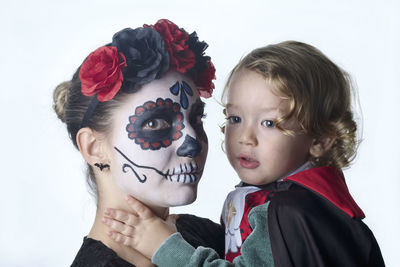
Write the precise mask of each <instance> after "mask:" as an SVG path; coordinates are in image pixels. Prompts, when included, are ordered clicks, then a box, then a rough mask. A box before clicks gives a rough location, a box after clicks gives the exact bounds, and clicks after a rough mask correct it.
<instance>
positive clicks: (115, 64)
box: [54, 20, 224, 266]
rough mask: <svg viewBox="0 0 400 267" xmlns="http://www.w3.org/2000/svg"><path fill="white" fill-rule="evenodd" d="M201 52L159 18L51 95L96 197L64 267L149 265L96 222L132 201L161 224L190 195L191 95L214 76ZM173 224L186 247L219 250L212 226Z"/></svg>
mask: <svg viewBox="0 0 400 267" xmlns="http://www.w3.org/2000/svg"><path fill="white" fill-rule="evenodd" d="M206 48H207V44H206V43H204V42H199V41H198V38H197V35H196V33H195V32H194V33H192V34H190V35H188V34H187V33H186V32H185V31H184V30H183V29H179V28H178V27H177V26H176V25H175V24H173V23H172V22H170V21H168V20H159V21H158V22H157V23H156V24H155V25H144V26H143V27H140V28H137V29H130V28H127V29H124V30H122V31H120V32H118V33H116V34H115V35H114V36H113V39H112V43H111V44H108V45H106V46H103V47H100V48H98V49H96V50H95V51H94V52H92V53H91V54H90V55H89V56H88V57H87V59H86V60H85V61H84V62H83V63H82V65H81V66H80V68H78V70H77V71H76V73H75V75H74V76H73V78H72V80H71V81H69V82H64V83H62V84H60V85H59V86H58V87H57V88H56V89H55V92H54V102H55V104H54V109H55V111H56V113H57V115H58V117H59V118H60V119H61V120H62V121H63V122H65V123H66V125H67V130H68V132H69V135H70V137H71V140H72V142H73V144H74V145H75V147H76V148H78V149H79V151H80V152H81V154H82V156H83V158H84V159H85V161H86V162H87V164H88V182H89V185H90V186H91V188H92V189H93V191H94V192H95V195H96V196H97V212H96V218H95V220H94V223H93V226H92V228H91V230H90V232H89V234H88V236H87V237H85V238H84V241H83V244H82V247H81V249H80V250H79V252H78V254H77V256H76V258H75V260H74V262H73V264H72V266H132V265H131V264H130V263H132V264H133V265H134V266H151V262H150V260H149V259H147V258H146V257H144V256H143V255H141V254H140V253H138V252H137V251H135V250H133V249H129V248H128V247H126V246H123V245H119V244H117V243H115V242H113V241H112V240H111V239H110V237H109V236H108V229H107V228H106V227H105V225H104V224H103V223H102V221H101V220H102V217H103V214H104V212H105V211H106V207H107V208H108V207H112V208H118V209H126V210H128V207H127V206H126V205H127V202H126V201H125V198H126V196H127V195H132V196H134V197H135V198H137V199H139V200H141V201H142V202H143V203H145V204H146V205H147V206H148V207H150V208H151V209H152V210H153V211H154V213H155V214H157V215H158V216H159V217H161V218H163V219H165V218H166V217H167V216H168V208H169V207H172V206H179V205H187V204H190V203H192V202H193V201H194V200H195V199H196V194H197V184H198V182H199V180H200V178H201V175H202V172H203V168H204V163H205V160H206V157H207V150H208V145H207V136H206V134H205V132H204V130H203V127H202V117H203V116H204V114H203V111H204V103H203V102H202V101H201V100H200V96H203V97H210V96H211V93H212V90H213V88H214V85H213V83H212V80H213V79H214V78H215V69H214V66H213V64H212V62H211V60H210V57H208V56H205V55H204V50H205V49H206ZM177 228H178V230H179V231H180V232H181V233H182V235H183V236H184V237H185V238H186V239H187V241H188V242H190V243H191V244H192V245H193V246H196V247H197V246H199V245H202V246H209V247H213V248H215V249H217V250H220V251H221V253H222V249H223V248H222V247H221V246H223V238H224V233H223V231H222V230H221V228H220V227H219V226H218V225H217V224H214V223H212V222H211V221H209V220H206V219H201V218H197V217H195V216H191V215H181V216H179V218H178V220H177Z"/></svg>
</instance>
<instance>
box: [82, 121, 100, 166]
mask: <svg viewBox="0 0 400 267" xmlns="http://www.w3.org/2000/svg"><path fill="white" fill-rule="evenodd" d="M102 140H103V139H102V138H101V135H100V134H99V133H97V132H96V131H94V130H92V129H90V128H87V127H86V128H82V129H80V130H79V131H78V133H77V135H76V143H77V144H78V148H79V151H80V152H81V154H82V156H83V158H84V159H85V161H86V162H87V163H89V164H90V165H92V166H94V165H95V164H96V163H107V162H108V159H107V155H106V154H105V153H104V148H103V145H104V143H103V142H102Z"/></svg>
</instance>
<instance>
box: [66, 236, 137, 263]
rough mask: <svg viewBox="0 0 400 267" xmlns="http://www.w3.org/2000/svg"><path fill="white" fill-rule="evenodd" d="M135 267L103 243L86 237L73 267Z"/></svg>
mask: <svg viewBox="0 0 400 267" xmlns="http://www.w3.org/2000/svg"><path fill="white" fill-rule="evenodd" d="M94 266H96V267H114V266H120V267H134V266H133V265H132V264H130V263H128V262H126V261H125V260H123V259H122V258H120V257H119V256H118V255H117V253H115V252H114V251H113V250H112V249H110V248H108V247H107V246H106V245H104V244H103V243H102V242H101V241H98V240H94V239H92V238H88V237H85V238H84V239H83V243H82V246H81V248H80V249H79V251H78V253H77V254H76V257H75V259H74V261H73V263H72V264H71V267H94Z"/></svg>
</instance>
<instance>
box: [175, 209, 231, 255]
mask: <svg viewBox="0 0 400 267" xmlns="http://www.w3.org/2000/svg"><path fill="white" fill-rule="evenodd" d="M176 227H177V229H178V231H179V232H180V233H181V235H182V236H183V238H184V239H185V240H186V241H187V242H188V243H189V244H191V245H192V246H193V247H195V248H197V247H199V246H203V247H211V248H213V249H214V250H215V251H217V252H218V254H219V255H220V256H223V255H224V245H225V232H224V229H223V228H222V226H221V225H220V224H217V223H215V222H213V221H211V220H209V219H206V218H201V217H197V216H194V215H190V214H179V218H178V220H177V221H176Z"/></svg>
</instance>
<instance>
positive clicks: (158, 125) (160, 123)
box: [143, 119, 171, 131]
mask: <svg viewBox="0 0 400 267" xmlns="http://www.w3.org/2000/svg"><path fill="white" fill-rule="evenodd" d="M170 127H171V125H170V124H169V123H168V122H167V121H166V120H164V119H150V120H147V121H145V123H144V124H143V130H152V131H154V130H163V129H167V128H170Z"/></svg>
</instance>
